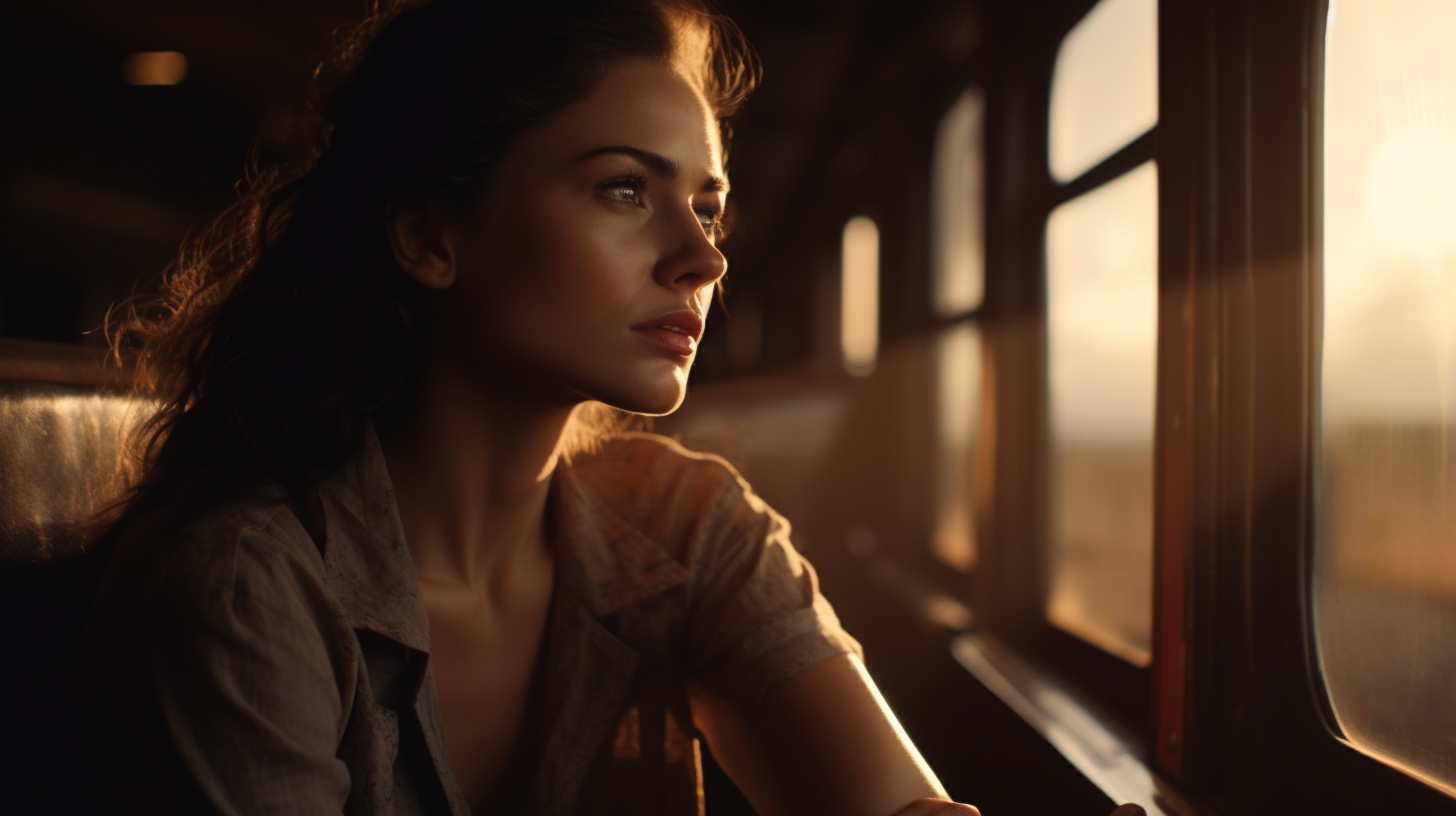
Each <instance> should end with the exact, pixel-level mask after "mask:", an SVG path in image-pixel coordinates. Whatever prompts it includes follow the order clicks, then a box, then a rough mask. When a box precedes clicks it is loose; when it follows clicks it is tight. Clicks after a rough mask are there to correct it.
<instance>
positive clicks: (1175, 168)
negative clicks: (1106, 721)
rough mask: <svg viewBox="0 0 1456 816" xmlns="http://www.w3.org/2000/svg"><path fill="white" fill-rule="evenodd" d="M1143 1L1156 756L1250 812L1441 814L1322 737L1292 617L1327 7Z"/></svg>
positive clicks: (1306, 428) (1307, 422)
mask: <svg viewBox="0 0 1456 816" xmlns="http://www.w3.org/2000/svg"><path fill="white" fill-rule="evenodd" d="M1161 10H1162V15H1161V17H1162V22H1161V23H1160V39H1161V40H1162V42H1161V44H1160V54H1161V56H1160V65H1161V66H1162V70H1163V73H1164V76H1165V77H1166V78H1167V81H1166V82H1165V83H1164V85H1163V86H1162V90H1161V91H1160V93H1161V94H1162V100H1161V103H1162V106H1163V107H1162V110H1163V116H1164V118H1163V124H1164V125H1165V126H1166V127H1167V130H1166V133H1167V134H1168V139H1167V140H1166V141H1165V142H1164V143H1163V145H1162V146H1161V148H1160V153H1162V154H1164V155H1166V157H1167V158H1166V159H1165V161H1164V162H1163V163H1162V166H1163V167H1164V168H1166V171H1165V173H1164V175H1162V176H1161V177H1160V182H1161V188H1160V197H1161V200H1162V202H1163V203H1162V208H1163V209H1162V214H1163V220H1164V227H1163V230H1162V233H1161V234H1162V236H1163V242H1162V250H1161V252H1162V258H1161V260H1160V266H1161V267H1162V278H1163V281H1162V284H1163V286H1164V287H1165V293H1166V294H1165V296H1164V297H1163V298H1162V301H1163V306H1162V310H1163V314H1162V316H1161V322H1162V325H1163V326H1165V327H1166V329H1165V330H1161V331H1160V342H1161V343H1163V344H1164V349H1166V353H1163V352H1164V349H1160V357H1159V359H1160V364H1159V374H1160V382H1161V383H1163V384H1164V385H1160V389H1159V412H1158V415H1159V424H1160V430H1159V435H1158V441H1159V445H1158V449H1159V451H1160V454H1159V462H1158V464H1159V466H1160V471H1159V476H1158V479H1157V484H1158V490H1159V496H1158V497H1157V499H1156V500H1155V501H1156V506H1157V507H1158V508H1159V511H1160V512H1162V513H1163V516H1164V517H1163V519H1162V521H1161V522H1160V524H1159V527H1158V532H1159V535H1160V539H1159V542H1158V553H1159V557H1160V567H1159V570H1160V581H1159V585H1160V586H1161V587H1164V588H1165V591H1169V592H1170V594H1175V595H1176V594H1181V596H1182V598H1181V600H1182V604H1181V605H1182V609H1183V616H1182V620H1181V621H1176V620H1174V619H1172V615H1173V614H1174V613H1176V611H1177V607H1178V604H1174V603H1169V604H1168V605H1167V606H1160V607H1159V611H1160V612H1161V613H1163V614H1160V615H1157V616H1155V621H1157V622H1158V624H1159V625H1160V627H1161V628H1160V632H1159V634H1158V635H1155V642H1156V643H1159V644H1162V643H1163V642H1164V639H1165V638H1166V640H1167V642H1168V643H1170V644H1177V643H1178V642H1180V641H1181V643H1182V646H1183V648H1182V649H1181V651H1182V653H1183V656H1184V660H1183V661H1172V660H1169V661H1166V662H1167V663H1168V664H1176V663H1178V662H1181V663H1182V666H1181V669H1182V672H1181V673H1182V679H1183V682H1182V684H1181V687H1179V684H1177V683H1176V681H1177V679H1178V676H1179V674H1180V672H1179V668H1180V667H1179V666H1177V665H1165V666H1163V667H1160V668H1161V671H1160V672H1159V674H1158V682H1157V683H1156V684H1155V692H1154V693H1155V706H1156V710H1157V716H1156V717H1155V719H1156V722H1157V726H1156V728H1157V738H1156V744H1157V745H1158V750H1157V754H1156V757H1157V764H1158V767H1159V768H1160V770H1163V771H1164V772H1166V773H1169V774H1170V775H1172V776H1174V777H1175V778H1178V779H1181V780H1184V781H1185V782H1186V783H1187V784H1189V785H1190V786H1192V787H1194V788H1198V789H1206V790H1207V791H1208V792H1209V793H1210V794H1214V795H1216V796H1217V798H1218V799H1225V798H1227V799H1233V800H1235V801H1240V802H1243V803H1246V804H1248V805H1252V806H1257V807H1258V809H1260V810H1263V809H1266V808H1267V809H1269V810H1271V811H1277V810H1280V809H1284V810H1296V811H1297V810H1304V811H1308V810H1316V809H1317V810H1321V811H1326V812H1332V813H1344V812H1351V813H1354V812H1361V813H1370V812H1432V811H1435V810H1439V809H1441V808H1443V807H1444V808H1445V809H1446V810H1448V811H1449V810H1453V809H1456V800H1453V799H1452V798H1451V797H1450V796H1448V795H1446V794H1445V793H1443V792H1441V791H1439V790H1437V789H1436V788H1434V787H1431V786H1429V785H1427V784H1426V783H1424V782H1422V781H1421V780H1418V779H1416V778H1414V777H1411V776H1408V775H1407V774H1405V773H1404V772H1403V771H1400V770H1398V769H1396V768H1393V767H1391V766H1389V765H1386V764H1385V763H1383V762H1381V761H1380V760H1378V759H1376V758H1374V757H1371V756H1369V755H1367V754H1365V753H1363V752H1361V751H1359V750H1358V749H1356V748H1354V747H1353V746H1351V745H1350V744H1349V743H1347V742H1346V741H1344V740H1343V739H1342V738H1341V737H1340V736H1339V735H1338V729H1337V727H1336V726H1335V725H1334V718H1333V715H1332V713H1331V712H1330V710H1329V708H1328V702H1327V697H1326V694H1325V692H1324V690H1323V682H1322V680H1321V678H1320V670H1319V664H1318V659H1317V654H1316V651H1315V649H1316V647H1315V643H1314V637H1313V631H1312V627H1311V625H1310V618H1311V614H1312V611H1311V607H1310V602H1309V599H1310V579H1311V572H1310V564H1311V562H1312V554H1313V547H1314V545H1315V530H1316V525H1315V515H1314V512H1315V489H1316V478H1317V468H1316V465H1317V461H1318V459H1317V457H1318V446H1319V437H1318V433H1319V418H1318V408H1319V400H1318V394H1319V372H1320V337H1321V302H1322V301H1321V279H1322V268H1321V251H1322V225H1321V208H1322V204H1323V187H1322V181H1321V173H1322V166H1323V128H1322V114H1323V108H1322V102H1323V99H1322V95H1323V59H1324V38H1325V22H1326V19H1327V15H1328V3H1327V2H1326V0H1297V2H1286V3H1260V2H1259V0H1233V1H1232V2H1229V1H1228V0H1223V1H1222V2H1209V0H1202V1H1201V2H1200V1H1195V0H1162V2H1161ZM1174 295H1176V296H1174ZM1165 375H1166V376H1165ZM1179 584H1181V590H1179V589H1178V585H1179ZM1165 600H1171V598H1165ZM1177 624H1181V626H1178V625H1177ZM1230 712H1234V714H1233V716H1230ZM1185 746H1186V747H1185Z"/></svg>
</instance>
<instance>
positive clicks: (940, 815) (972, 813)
mask: <svg viewBox="0 0 1456 816" xmlns="http://www.w3.org/2000/svg"><path fill="white" fill-rule="evenodd" d="M895 816H981V811H979V810H977V809H975V808H973V807H971V806H970V805H961V804H956V803H955V802H947V801H945V800H944V799H916V800H915V801H914V802H911V803H910V804H909V806H908V807H906V808H905V809H904V810H902V811H900V812H899V813H896V814H895ZM1110 816H1147V813H1146V811H1144V810H1143V809H1142V808H1141V807H1139V806H1137V805H1132V804H1127V805H1123V806H1121V807H1119V808H1118V809H1117V810H1114V811H1112V813H1111V814H1110Z"/></svg>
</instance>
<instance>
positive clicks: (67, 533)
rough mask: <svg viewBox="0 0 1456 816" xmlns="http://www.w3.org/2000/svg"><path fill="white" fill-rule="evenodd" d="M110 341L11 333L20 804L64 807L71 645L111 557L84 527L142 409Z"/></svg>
mask: <svg viewBox="0 0 1456 816" xmlns="http://www.w3.org/2000/svg"><path fill="white" fill-rule="evenodd" d="M102 361H103V356H102V354H101V351H100V350H99V349H89V348H81V347H68V346H64V345H58V344H49V343H35V342H26V341H18V340H0V655H4V659H3V664H4V667H3V668H0V734H3V735H4V736H3V738H0V768H3V769H4V771H3V773H4V774H5V775H6V776H8V777H9V778H8V779H4V780H0V789H3V790H5V791H6V793H5V802H6V807H7V808H8V807H15V808H17V809H16V810H14V811H10V812H24V813H31V812H37V813H44V812H63V810H64V805H63V804H62V803H63V802H64V801H66V795H67V791H68V790H70V789H74V788H75V787H76V786H77V783H78V782H79V781H80V780H78V779H76V778H75V776H76V773H75V772H76V768H75V762H74V761H72V760H71V757H73V756H74V755H75V746H74V745H72V744H71V740H70V738H69V736H68V735H69V733H70V732H69V731H68V729H67V727H66V712H67V711H69V710H72V709H73V708H74V706H73V705H71V704H70V703H71V701H70V700H69V699H68V689H69V684H68V682H67V681H68V671H69V666H70V659H71V653H72V650H73V648H74V644H75V640H76V637H77V635H78V634H79V631H80V628H81V626H82V624H83V623H84V622H85V617H86V612H87V608H88V606H89V601H90V595H91V591H92V587H93V579H94V577H95V576H96V575H97V574H98V573H99V570H98V569H97V567H98V566H99V565H97V564H94V563H92V561H93V560H94V559H92V558H91V557H90V556H88V554H87V553H86V551H85V550H84V549H83V548H82V546H81V544H82V535H83V529H84V527H85V524H86V522H87V520H88V519H89V518H90V516H91V515H92V513H93V512H94V511H95V510H97V509H99V508H100V506H101V503H102V502H104V501H105V500H106V498H107V497H106V495H105V490H106V486H107V483H108V481H109V480H108V475H109V474H110V473H111V468H112V465H113V463H114V461H115V458H114V457H115V452H116V449H117V447H116V446H117V441H118V439H119V438H120V436H121V434H122V433H123V432H124V430H125V428H126V424H127V423H128V422H129V421H130V420H131V419H132V418H133V417H134V416H135V415H136V413H137V412H136V411H135V410H134V409H135V408H136V404H135V402H134V401H133V400H132V399H131V398H129V397H127V396H125V395H124V394H123V393H121V392H120V390H119V389H118V388H117V386H120V385H122V384H123V379H122V377H121V376H119V375H117V374H116V373H115V372H114V371H113V372H112V373H110V374H109V373H108V371H107V370H106V369H105V368H104V367H103V365H102Z"/></svg>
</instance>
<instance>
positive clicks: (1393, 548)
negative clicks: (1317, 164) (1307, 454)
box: [1313, 0, 1456, 791]
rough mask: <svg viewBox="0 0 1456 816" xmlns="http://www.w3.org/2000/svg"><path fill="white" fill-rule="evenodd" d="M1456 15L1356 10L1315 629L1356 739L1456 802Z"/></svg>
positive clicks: (1341, 70) (1338, 193) (1332, 146)
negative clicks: (1455, 744) (1454, 748)
mask: <svg viewBox="0 0 1456 816" xmlns="http://www.w3.org/2000/svg"><path fill="white" fill-rule="evenodd" d="M1453 40H1456V3H1451V2H1449V0H1339V1H1338V2H1332V3H1331V8H1330V16H1329V30H1328V42H1327V46H1326V67H1325V123H1324V138H1325V157H1324V158H1325V163H1324V187H1325V196H1324V207H1325V211H1324V216H1325V217H1324V291H1323V295H1324V321H1323V328H1324V333H1323V337H1322V348H1321V352H1322V357H1323V365H1322V371H1321V376H1322V382H1321V399H1320V403H1319V405H1320V418H1321V423H1322V428H1321V431H1322V433H1321V436H1322V449H1321V455H1320V463H1321V471H1320V474H1319V478H1320V492H1319V499H1318V502H1317V505H1316V506H1317V507H1318V508H1319V511H1320V512H1319V516H1318V525H1319V527H1318V540H1317V545H1316V550H1315V561H1314V577H1315V581H1314V587H1313V590H1314V593H1313V594H1314V611H1315V616H1314V629H1315V634H1316V637H1317V643H1318V646H1319V655H1320V664H1321V673H1322V676H1323V677H1324V681H1325V684H1326V687H1327V689H1328V691H1329V696H1330V705H1331V708H1332V709H1333V710H1334V713H1335V717H1336V719H1337V721H1338V723H1339V727H1340V730H1341V731H1342V733H1343V735H1344V736H1345V737H1346V738H1347V739H1349V740H1350V741H1351V742H1353V743H1354V744H1355V745H1357V746H1359V747H1360V748H1361V749H1363V750H1365V751H1367V752H1370V753H1372V754H1375V755H1377V756H1379V757H1381V758H1382V759H1384V760H1385V761H1386V762H1389V763H1391V764H1395V765H1398V766H1401V767H1404V768H1407V769H1408V770H1410V772H1411V773H1413V774H1415V775H1417V776H1422V777H1425V778H1427V779H1429V780H1431V781H1432V782H1434V783H1435V784H1438V785H1444V786H1445V787H1447V788H1448V789H1449V790H1453V791H1456V754H1452V752H1451V735H1452V734H1453V733H1456V711H1453V709H1452V707H1451V706H1450V704H1449V703H1450V690H1451V688H1452V687H1453V684H1456V656H1453V653H1452V650H1451V649H1449V648H1446V646H1445V644H1450V643H1452V642H1456V548H1453V547H1452V546H1451V542H1452V541H1453V540H1456V433H1453V431H1456V50H1453V49H1452V47H1451V43H1452V41H1453Z"/></svg>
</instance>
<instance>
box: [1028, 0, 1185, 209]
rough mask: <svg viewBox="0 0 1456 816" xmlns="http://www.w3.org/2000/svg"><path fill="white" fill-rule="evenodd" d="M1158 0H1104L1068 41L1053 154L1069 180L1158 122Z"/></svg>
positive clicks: (1056, 96)
mask: <svg viewBox="0 0 1456 816" xmlns="http://www.w3.org/2000/svg"><path fill="white" fill-rule="evenodd" d="M1157 15H1158V9H1157V2H1156V0H1102V2H1100V3H1098V4H1097V5H1096V6H1095V7H1093V9H1092V11H1090V12H1088V14H1087V16H1086V17H1084V18H1082V20H1081V22H1079V23H1078V24H1077V25H1076V26H1075V27H1074V28H1073V29H1072V30H1071V31H1070V32H1069V33H1068V34H1067V36H1066V38H1065V39H1063V40H1062V45H1061V48H1060V50H1059V51H1058V53H1057V61H1056V67H1055V69H1054V73H1053V74H1052V96H1051V110H1050V116H1051V130H1050V133H1049V137H1050V138H1049V143H1048V151H1047V160H1048V165H1049V166H1050V168H1051V171H1052V176H1053V177H1055V178H1056V179H1057V180H1058V181H1070V180H1071V179H1073V178H1076V177H1077V176H1079V175H1081V174H1082V173H1083V172H1084V171H1086V170H1088V169H1090V168H1091V167H1092V166H1093V165H1095V164H1097V163H1098V162H1099V161H1101V160H1102V159H1104V158H1106V157H1108V156H1110V155H1112V154H1113V153H1115V152H1116V151H1117V150H1118V149H1119V148H1121V147H1123V146H1124V145H1126V144H1127V143H1129V142H1131V141H1132V140H1133V139H1135V138H1136V137H1138V136H1139V135H1141V134H1142V133H1144V132H1146V131H1147V130H1148V129H1149V128H1151V127H1152V126H1153V125H1155V124H1157V121H1158V36H1157V35H1158V16H1157Z"/></svg>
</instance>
